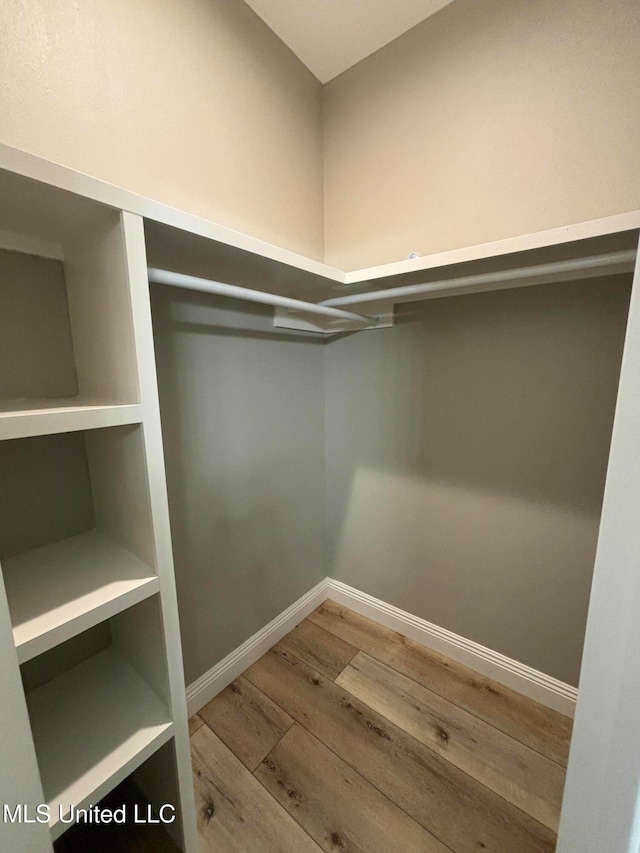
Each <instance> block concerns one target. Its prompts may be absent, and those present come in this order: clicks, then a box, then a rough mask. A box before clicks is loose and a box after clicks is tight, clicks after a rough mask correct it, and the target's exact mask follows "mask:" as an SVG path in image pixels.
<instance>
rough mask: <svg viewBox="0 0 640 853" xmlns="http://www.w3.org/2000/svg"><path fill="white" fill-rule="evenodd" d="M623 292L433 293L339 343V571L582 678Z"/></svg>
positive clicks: (578, 287) (335, 545)
mask: <svg viewBox="0 0 640 853" xmlns="http://www.w3.org/2000/svg"><path fill="white" fill-rule="evenodd" d="M629 286H630V282H629V281H628V280H626V279H620V278H617V279H610V280H607V281H591V282H586V283H570V284H563V285H558V284H554V285H550V286H546V287H532V288H523V289H520V290H508V291H502V292H495V293H485V294H475V295H470V296H459V297H456V298H450V299H436V300H432V301H429V302H424V303H421V304H420V305H415V306H404V307H403V310H402V312H401V313H400V314H399V316H398V325H397V326H396V327H395V328H393V329H390V330H380V331H377V332H364V333H360V334H357V335H352V336H349V337H345V338H343V339H341V340H337V341H334V342H332V343H330V344H329V346H328V347H326V356H327V432H326V437H327V461H328V470H327V496H328V526H329V541H330V543H331V549H332V550H331V556H330V566H329V573H330V574H331V575H332V576H333V577H336V578H338V579H340V580H342V581H344V582H346V583H348V584H351V585H353V586H355V587H357V588H358V589H361V590H364V591H365V592H368V593H370V594H372V595H375V596H377V597H379V598H382V599H383V600H385V601H387V602H390V603H392V604H394V605H396V606H398V607H401V608H403V609H405V610H407V611H409V612H411V613H414V614H416V615H417V616H420V617H422V618H424V619H427V620H429V621H431V622H434V623H436V624H437V625H440V626H442V627H444V628H448V629H450V630H452V631H455V632H456V633H459V634H462V635H463V636H465V637H468V638H470V639H472V640H475V641H477V642H480V643H482V644H484V645H486V646H489V647H490V648H492V649H495V650H497V651H500V652H503V653H504V654H506V655H509V656H510V657H513V658H516V659H517V660H520V661H523V662H524V663H526V664H529V665H530V666H533V667H536V668H537V669H540V670H542V671H543V672H546V673H548V674H550V675H553V676H556V677H558V678H560V679H563V680H565V681H567V682H569V683H572V684H576V683H577V678H578V674H579V666H580V659H581V653H582V643H583V637H584V628H585V620H586V613H587V604H588V598H589V592H590V585H591V574H592V568H593V560H594V555H595V544H596V537H597V532H598V524H599V516H600V507H601V500H602V493H603V487H604V477H605V468H606V463H607V456H608V450H609V441H610V434H611V427H612V421H613V410H614V404H615V396H616V390H617V383H618V374H619V368H620V359H621V353H622V343H623V334H624V328H625V323H626V314H627V307H628V299H629V289H630V288H629Z"/></svg>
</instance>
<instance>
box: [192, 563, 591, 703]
mask: <svg viewBox="0 0 640 853" xmlns="http://www.w3.org/2000/svg"><path fill="white" fill-rule="evenodd" d="M328 598H330V599H331V600H332V601H335V602H337V603H338V604H343V605H344V606H345V607H349V608H350V609H351V610H355V612H356V613H360V614H361V615H362V616H366V617H368V618H369V619H373V620H374V621H375V622H378V623H379V624H380V625H385V626H386V627H387V628H391V629H392V630H393V631H398V633H400V634H403V635H404V636H405V637H408V638H409V639H410V640H415V642H417V643H420V645H422V646H425V647H426V648H428V649H433V650H434V651H436V652H440V653H441V654H443V655H446V656H447V657H449V658H451V659H452V660H455V661H457V662H458V663H461V664H463V665H464V666H468V667H469V668H470V669H473V670H474V671H475V672H478V673H480V674H481V675H486V676H487V677H488V678H492V679H493V680H494V681H497V682H498V683H499V684H504V685H505V686H506V687H510V688H511V689H512V690H515V691H517V692H518V693H522V694H523V695H524V696H528V697H529V698H530V699H533V700H535V701H536V702H540V703H541V704H542V705H545V706H546V707H547V708H551V709H553V710H554V711H558V712H559V713H561V714H566V715H567V716H568V717H573V714H574V711H575V705H576V699H577V696H578V691H577V688H575V687H572V686H571V685H570V684H565V683H564V682H562V681H558V680H557V679H556V678H552V677H551V676H550V675H545V674H544V673H543V672H538V670H536V669H532V667H530V666H526V665H525V664H523V663H519V661H516V660H512V659H511V658H508V657H506V656H505V655H502V654H500V653H499V652H494V651H492V650H491V649H488V648H486V647H485V646H481V645H480V644H479V643H474V642H473V641H472V640H467V639H465V638H464V637H460V636H459V635H458V634H454V633H453V632H452V631H447V630H446V629H445V628H439V627H438V626H437V625H433V624H432V623H431V622H427V621H426V620H425V619H420V618H419V617H418V616H413V615H412V614H411V613H407V612H406V611H404V610H400V608H398V607H394V606H393V605H391V604H387V603H386V602H384V601H380V599H378V598H374V597H373V596H372V595H367V593H366V592H360V590H358V589H354V588H353V587H352V586H347V584H345V583H342V582H341V581H337V580H333V578H325V579H324V580H323V581H320V583H319V584H317V585H316V586H314V587H313V589H311V590H309V592H308V593H306V595H303V596H302V598H299V599H298V600H297V601H295V602H294V603H293V604H292V605H291V606H290V607H287V609H286V610H284V611H283V612H282V613H281V614H280V615H279V616H276V618H275V619H273V620H272V621H271V622H269V624H268V625H265V627H264V628H262V629H261V630H260V631H258V632H257V633H256V634H254V635H253V636H252V637H249V639H248V640H246V641H245V642H244V643H243V644H242V645H241V646H238V648H237V649H235V650H234V651H233V652H231V653H230V654H228V655H227V656H226V657H225V658H223V659H222V660H221V661H220V662H219V663H217V664H216V665H215V666H213V667H212V668H211V669H210V670H209V671H208V672H205V673H204V675H201V676H200V678H198V679H197V681H194V682H193V684H190V685H189V686H188V687H187V710H188V712H189V716H192V715H193V714H195V713H197V712H198V711H199V710H200V709H201V708H202V707H204V705H206V704H207V702H210V701H211V700H212V699H213V698H214V696H217V695H218V693H220V691H221V690H224V688H225V687H226V686H227V685H228V684H231V682H232V681H233V680H234V679H235V678H237V677H238V676H239V675H242V673H243V672H244V671H245V670H246V669H248V668H249V667H250V666H251V664H253V663H255V662H256V661H257V660H258V658H260V657H262V655H263V654H265V652H268V651H269V649H270V648H272V647H273V646H275V644H276V643H277V642H278V641H279V640H281V639H282V638H283V637H284V636H285V634H288V633H289V631H291V630H292V629H293V628H295V626H296V625H298V624H299V623H300V622H302V620H303V619H305V618H306V617H307V616H308V615H309V614H310V613H311V612H313V611H314V610H315V609H316V607H319V606H320V605H321V604H322V602H323V601H326V600H327V599H328Z"/></svg>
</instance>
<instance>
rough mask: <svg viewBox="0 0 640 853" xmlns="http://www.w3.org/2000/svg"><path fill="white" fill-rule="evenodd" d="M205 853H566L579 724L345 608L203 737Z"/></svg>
mask: <svg viewBox="0 0 640 853" xmlns="http://www.w3.org/2000/svg"><path fill="white" fill-rule="evenodd" d="M190 732H191V746H192V755H193V765H194V780H195V790H196V808H197V811H198V829H199V832H200V836H201V849H202V851H203V853H210V851H211V853H214V851H216V853H217V851H225V853H226V851H238V853H241V851H258V850H259V851H273V853H286V851H292V853H293V851H301V853H304V851H319V850H325V851H340V852H341V853H389V851H395V850H398V851H400V850H402V851H403V853H418V851H420V853H447V851H450V853H478V851H487V853H551V851H553V850H554V849H555V841H556V832H557V828H558V818H559V814H560V804H561V800H562V789H563V785H564V775H565V767H566V761H567V756H568V750H569V742H570V738H571V720H569V719H568V718H566V717H563V716H561V715H560V714H557V713H555V712H553V711H550V710H549V709H548V708H545V707H543V706H541V705H538V704H537V703H535V702H532V701H531V700H529V699H526V698H525V697H523V696H521V695H520V694H518V693H515V692H514V691H512V690H509V689H508V688H506V687H503V686H502V685H500V684H497V683H496V682H493V681H491V680H490V679H488V678H485V677H484V676H480V675H478V674H477V673H474V672H473V671H471V670H469V669H467V668H465V667H463V666H461V665H460V664H457V663H455V662H454V661H451V660H449V659H447V658H445V657H443V656H441V655H438V654H436V653H434V652H431V651H429V650H427V649H425V648H424V647H422V646H420V645H418V644H417V643H414V642H412V641H411V640H408V639H407V638H406V637H403V636H401V635H400V634H397V633H395V632H393V631H391V630H389V629H388V628H384V627H382V626H380V625H378V624H377V623H375V622H371V621H370V620H368V619H365V618H364V617H362V616H359V615H358V614H356V613H354V612H353V611H350V610H347V609H346V608H344V607H341V606H339V605H337V604H334V603H333V602H331V601H327V602H325V603H324V604H323V605H321V606H320V607H319V608H318V609H317V610H316V611H315V612H314V613H312V614H311V616H309V618H308V619H306V620H305V621H304V622H302V623H301V624H300V625H298V626H297V627H296V628H295V629H294V630H293V631H291V633H290V634H288V635H287V636H286V637H285V638H284V639H283V640H282V641H281V642H280V643H278V644H277V645H276V646H275V647H274V648H273V649H271V651H269V652H267V654H266V655H264V656H263V657H262V658H261V659H260V660H259V661H258V662H257V663H255V664H254V665H253V666H252V667H250V668H249V669H248V670H247V671H246V672H245V673H244V674H243V675H242V676H241V677H240V678H238V679H237V680H236V681H234V682H233V684H231V685H229V687H227V689H226V690H224V691H223V692H222V693H221V694H220V695H219V696H217V697H216V698H215V699H214V700H213V701H212V702H210V703H209V704H208V705H206V706H205V707H204V708H203V709H202V710H201V711H200V713H199V714H197V715H196V716H195V717H193V718H192V719H191V721H190Z"/></svg>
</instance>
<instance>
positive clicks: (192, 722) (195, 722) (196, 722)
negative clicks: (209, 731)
mask: <svg viewBox="0 0 640 853" xmlns="http://www.w3.org/2000/svg"><path fill="white" fill-rule="evenodd" d="M203 725H204V720H203V719H202V718H201V717H199V716H198V715H197V714H194V715H193V717H190V718H189V737H191V735H194V734H195V733H196V732H197V731H198V729H199V728H200V726H203Z"/></svg>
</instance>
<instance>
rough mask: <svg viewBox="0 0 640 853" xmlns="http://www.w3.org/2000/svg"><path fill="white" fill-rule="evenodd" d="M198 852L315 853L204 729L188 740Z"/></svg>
mask: <svg viewBox="0 0 640 853" xmlns="http://www.w3.org/2000/svg"><path fill="white" fill-rule="evenodd" d="M191 753H192V761H193V770H194V785H195V796H196V810H197V817H198V832H199V835H200V849H201V853H253V851H255V853H318V851H319V850H320V849H321V848H320V847H319V846H318V845H317V844H316V843H315V841H313V840H312V839H311V838H310V836H309V835H307V833H306V832H305V831H304V830H303V829H302V828H301V827H300V826H299V825H298V824H297V823H296V822H295V821H294V820H293V818H292V817H291V816H290V815H289V814H288V812H286V811H285V809H283V808H282V806H281V805H280V804H279V803H278V802H277V801H276V800H275V799H274V797H272V796H271V794H269V793H268V792H267V791H266V789H265V788H264V787H263V786H262V785H261V784H260V782H259V781H258V780H257V779H256V778H255V776H253V775H252V774H251V773H250V772H249V770H247V768H246V767H245V766H244V764H242V762H241V761H240V760H239V759H238V758H236V757H235V756H234V755H233V753H232V752H231V750H230V749H228V747H226V746H225V745H224V744H223V743H222V741H221V740H220V739H219V738H217V737H216V735H215V734H214V733H213V732H212V731H211V729H210V728H209V727H208V726H202V727H201V728H200V729H198V731H197V732H196V733H195V734H194V735H193V737H192V738H191Z"/></svg>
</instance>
